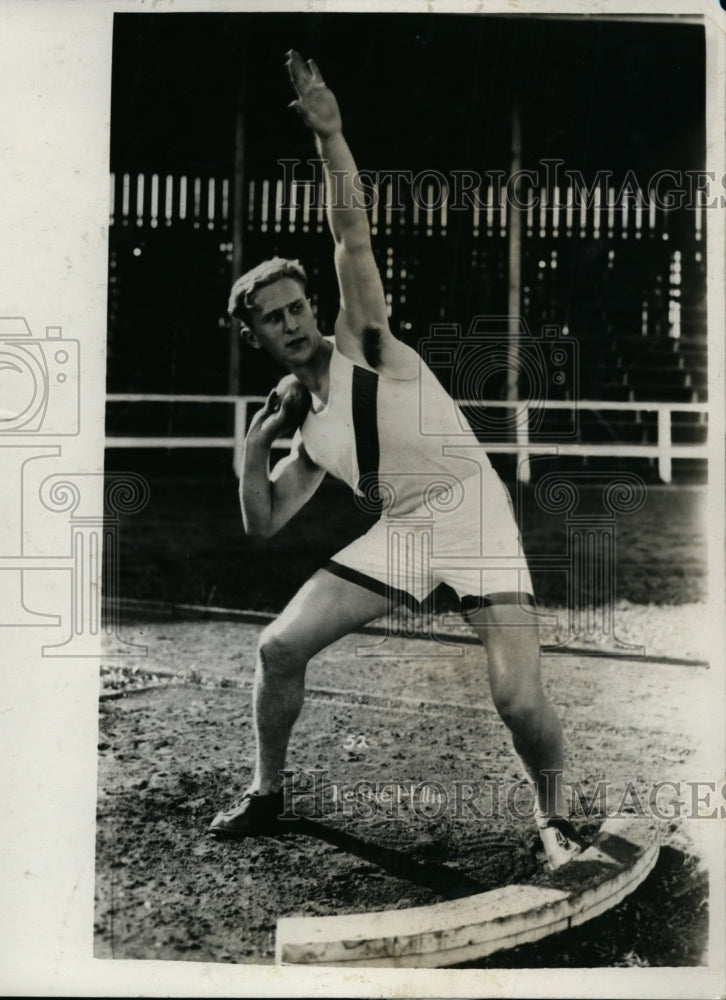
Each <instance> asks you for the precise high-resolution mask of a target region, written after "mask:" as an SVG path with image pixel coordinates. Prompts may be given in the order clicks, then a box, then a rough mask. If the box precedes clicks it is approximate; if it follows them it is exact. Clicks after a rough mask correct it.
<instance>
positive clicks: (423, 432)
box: [298, 345, 493, 514]
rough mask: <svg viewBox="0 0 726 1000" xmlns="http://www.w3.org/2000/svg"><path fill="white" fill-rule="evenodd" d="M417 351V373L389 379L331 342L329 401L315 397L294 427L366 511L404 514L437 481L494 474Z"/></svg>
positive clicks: (446, 482)
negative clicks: (306, 413) (311, 404)
mask: <svg viewBox="0 0 726 1000" xmlns="http://www.w3.org/2000/svg"><path fill="white" fill-rule="evenodd" d="M408 350H411V353H412V354H414V355H416V352H415V351H413V350H412V349H411V348H408ZM416 357H417V359H418V375H417V376H415V377H413V378H407V379H398V378H390V377H388V376H386V375H383V374H381V373H379V372H376V371H374V370H373V369H371V368H366V367H364V366H362V365H358V364H355V363H354V362H353V361H351V360H350V359H349V358H347V357H346V356H345V355H344V354H341V352H340V351H339V350H338V349H337V347H335V345H333V352H332V354H331V357H330V373H329V388H328V401H327V403H326V404H325V405H322V403H320V401H318V400H316V399H315V397H313V406H312V408H311V409H310V411H309V412H308V415H307V417H306V418H305V421H304V422H303V425H302V427H301V429H300V431H299V432H298V434H299V435H300V436H301V437H302V441H303V443H304V445H305V450H306V451H307V453H308V455H309V456H310V458H311V459H312V461H313V462H315V464H316V465H318V466H319V467H320V468H323V469H325V470H326V472H329V473H330V474H331V475H333V476H336V477H337V478H338V479H342V480H343V481H344V482H346V483H347V484H348V485H349V486H350V487H351V488H352V489H353V490H354V491H355V493H356V494H357V496H358V497H359V498H361V500H360V503H361V506H362V507H364V508H366V509H368V510H370V511H371V512H377V513H381V512H382V511H384V510H385V512H386V513H387V514H406V513H408V512H410V511H412V510H413V509H415V508H416V507H420V506H422V504H425V503H426V501H427V497H429V496H430V491H431V490H432V489H436V488H437V487H436V484H439V485H440V486H443V487H444V489H445V488H446V487H447V486H448V487H449V488H451V489H456V488H457V487H456V484H457V483H459V482H464V481H466V480H467V479H471V478H473V477H477V478H479V477H481V476H482V475H483V474H484V473H485V472H486V473H488V474H490V475H491V474H492V472H493V470H492V469H491V465H490V463H489V459H488V457H487V455H486V452H485V450H484V447H483V446H482V445H481V444H480V443H479V442H478V441H477V439H476V436H475V435H474V433H473V431H472V430H471V428H470V426H469V424H468V422H467V420H466V417H465V416H464V415H463V414H462V413H461V410H460V409H459V408H458V407H457V405H456V403H455V402H454V401H453V400H452V398H451V396H449V394H448V393H447V392H446V390H445V389H444V388H443V386H442V385H441V384H440V383H439V381H438V380H437V378H436V376H435V375H434V374H433V372H432V371H431V370H430V368H428V366H427V365H426V364H425V363H424V361H423V360H422V359H420V358H418V355H416ZM452 451H454V452H455V453H453V454H452ZM465 456H468V457H465Z"/></svg>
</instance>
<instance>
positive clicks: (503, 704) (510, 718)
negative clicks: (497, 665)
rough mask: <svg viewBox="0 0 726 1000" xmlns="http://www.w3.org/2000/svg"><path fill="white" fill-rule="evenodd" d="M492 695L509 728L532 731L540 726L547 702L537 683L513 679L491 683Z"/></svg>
mask: <svg viewBox="0 0 726 1000" xmlns="http://www.w3.org/2000/svg"><path fill="white" fill-rule="evenodd" d="M492 697H493V699H494V704H495V706H496V709H497V711H498V712H499V715H500V716H501V718H502V719H503V720H504V722H505V723H506V724H507V726H508V727H509V728H510V729H517V730H521V729H527V730H529V731H534V730H536V729H538V728H539V727H540V725H541V721H542V715H543V713H544V712H545V711H546V707H547V703H546V701H545V698H544V694H543V693H542V689H541V688H540V686H539V685H538V684H534V683H516V682H513V681H505V682H503V683H499V684H493V685H492Z"/></svg>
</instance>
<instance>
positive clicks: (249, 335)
mask: <svg viewBox="0 0 726 1000" xmlns="http://www.w3.org/2000/svg"><path fill="white" fill-rule="evenodd" d="M239 332H240V333H241V334H242V337H243V339H244V341H245V343H246V344H248V345H249V346H250V347H254V349H255V350H256V351H259V349H260V347H261V346H262V345H261V344H260V342H259V340H258V339H257V334H256V333H255V331H254V330H251V329H250V328H249V327H248V326H244V325H243V326H241V327H240V331H239Z"/></svg>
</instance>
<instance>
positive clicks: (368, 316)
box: [287, 51, 414, 375]
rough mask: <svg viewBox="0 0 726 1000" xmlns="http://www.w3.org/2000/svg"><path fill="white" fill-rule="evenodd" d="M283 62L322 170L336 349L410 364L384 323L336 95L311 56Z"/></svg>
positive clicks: (378, 361)
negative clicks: (334, 285) (333, 274)
mask: <svg viewBox="0 0 726 1000" xmlns="http://www.w3.org/2000/svg"><path fill="white" fill-rule="evenodd" d="M287 65H288V69H289V72H290V79H291V80H292V83H293V86H294V87H295V91H296V93H297V95H298V96H297V100H295V101H293V102H292V106H293V107H294V108H296V110H297V111H298V112H299V113H300V116H301V117H302V118H303V120H304V121H305V123H306V124H307V125H308V127H309V128H310V129H311V130H312V131H313V132H314V134H315V143H316V146H317V150H318V153H319V154H320V157H321V159H322V160H323V167H324V171H325V184H326V195H327V198H326V201H327V216H328V224H329V226H330V231H331V233H332V235H333V240H334V241H335V267H336V271H337V274H338V284H339V287H340V297H341V313H340V316H339V317H338V321H337V323H336V326H335V339H336V342H337V344H338V347H339V348H340V350H341V351H342V352H343V353H344V354H346V355H347V356H348V357H350V358H351V359H352V360H354V361H359V362H360V361H361V360H362V361H364V362H365V363H366V364H367V365H369V366H370V367H373V368H381V369H386V368H387V369H389V370H393V369H395V368H401V369H402V370H403V369H407V368H410V367H411V360H412V359H411V356H410V354H411V352H410V351H409V350H408V349H407V348H405V346H404V345H403V344H401V342H400V341H398V340H396V338H395V337H394V336H393V334H392V333H391V330H390V328H389V325H388V313H387V309H386V298H385V294H384V291H383V284H382V282H381V276H380V274H379V271H378V267H377V265H376V261H375V257H374V256H373V249H372V247H371V233H370V225H369V222H368V214H367V212H366V208H365V203H364V201H363V197H362V194H363V192H362V191H361V189H360V187H359V185H357V184H356V182H355V179H356V177H357V167H356V164H355V160H354V159H353V154H352V153H351V151H350V149H349V147H348V144H347V142H346V141H345V138H344V137H343V126H342V121H341V117H340V111H339V109H338V103H337V101H336V99H335V95H334V94H333V92H332V91H331V90H330V89H329V88H328V87H327V86H326V85H325V83H324V81H323V78H322V76H321V75H320V71H319V70H318V67H317V66H316V65H315V63H314V61H313V60H312V59H311V60H309V61H308V62H307V63H305V62H303V60H302V59H301V57H300V56H299V55H298V53H297V52H294V51H293V52H290V53H289V54H288V63H287ZM394 373H395V372H394ZM403 373H404V374H405V372H403ZM413 373H414V372H413V371H411V372H408V374H411V375H412V374H413Z"/></svg>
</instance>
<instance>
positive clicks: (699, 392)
mask: <svg viewBox="0 0 726 1000" xmlns="http://www.w3.org/2000/svg"><path fill="white" fill-rule="evenodd" d="M200 38H203V41H204V44H201V45H200ZM353 38H354V39H355V45H356V54H355V59H356V61H357V63H358V64H359V67H360V75H359V78H357V79H355V82H354V83H351V82H350V81H351V77H352V76H353V77H355V75H352V74H351V73H350V72H349V67H348V61H349V58H350V56H349V48H348V46H349V44H350V42H349V41H348V42H347V43H346V42H345V40H346V39H348V40H350V39H353ZM292 44H294V45H295V46H296V47H297V48H300V49H302V50H304V51H306V52H307V51H309V52H311V53H312V54H315V55H316V56H319V61H320V63H321V65H323V66H324V67H325V73H326V75H327V76H328V77H329V79H330V80H331V82H334V84H335V86H336V87H337V88H338V89H340V91H341V103H342V106H343V107H345V108H346V110H347V116H348V118H349V120H350V123H351V124H350V139H351V143H352V144H353V146H354V149H355V153H356V155H357V157H358V160H359V162H360V163H361V165H362V167H363V168H366V169H370V170H371V171H378V173H377V174H375V173H371V174H370V175H369V176H368V177H367V178H366V188H365V191H366V192H367V196H368V197H369V198H370V203H371V219H372V224H373V232H374V247H375V251H376V254H377V256H378V260H379V264H380V267H381V273H382V275H383V279H384V284H385V288H386V292H387V294H388V296H389V299H390V302H391V322H392V328H393V329H394V331H395V332H396V333H397V334H398V335H399V336H400V337H401V338H402V339H404V340H406V341H408V342H409V343H411V344H412V345H413V346H416V347H417V348H418V349H419V350H422V344H423V343H424V342H425V341H427V340H429V339H430V338H431V336H432V331H433V330H434V328H436V331H437V334H438V335H440V336H446V333H447V331H448V332H449V334H450V335H456V336H459V337H465V336H474V337H476V336H477V335H478V331H479V328H477V327H476V323H475V321H476V319H477V317H486V324H488V325H487V328H486V330H487V336H490V337H494V338H495V340H496V339H497V338H498V342H499V343H501V344H502V345H503V348H502V349H503V350H505V349H506V344H507V338H508V337H510V338H511V336H512V321H511V319H508V317H511V316H512V314H513V312H515V313H517V314H518V315H519V317H521V320H522V326H521V327H520V336H521V337H522V338H523V339H522V341H521V344H520V348H521V352H522V354H523V356H524V355H526V354H527V351H532V350H534V351H537V352H539V353H538V354H537V357H538V358H539V362H538V364H539V368H537V367H536V366H535V369H534V374H533V369H532V368H531V367H529V368H528V366H527V364H522V365H521V367H520V368H519V369H518V373H517V375H518V395H519V397H520V398H521V399H529V398H532V399H535V400H537V399H546V400H547V401H550V402H552V401H554V402H557V403H560V404H565V403H573V404H580V405H578V406H577V407H573V409H572V410H568V409H567V408H566V407H564V406H562V405H561V406H560V407H559V408H548V409H546V410H544V411H541V410H540V409H538V408H537V407H535V408H533V410H532V411H531V412H530V414H529V419H530V422H531V427H530V432H531V433H530V440H532V441H547V440H548V439H551V440H553V441H562V442H567V443H569V444H570V445H582V446H584V445H592V446H594V448H593V449H591V450H590V453H588V454H586V455H582V454H577V451H576V449H571V450H572V451H574V454H571V455H569V456H566V457H563V458H560V459H558V461H559V462H561V463H565V464H566V463H570V465H568V466H567V467H573V465H577V467H581V466H582V464H583V463H585V464H586V467H588V468H592V469H597V468H599V467H602V468H605V467H607V469H608V470H613V468H617V467H618V463H623V464H625V465H627V466H628V467H630V468H636V469H637V471H639V472H640V473H641V474H642V475H644V476H646V477H648V478H649V479H650V480H651V481H656V482H657V481H658V479H659V478H660V479H665V480H666V481H670V479H671V478H673V479H674V480H676V481H697V480H699V479H702V478H703V477H704V476H705V458H704V451H703V447H702V446H703V445H705V442H706V433H707V424H706V417H707V413H706V406H705V405H703V404H705V403H706V402H707V346H706V341H707V336H706V245H705V244H706V227H707V216H708V210H707V208H706V207H705V198H704V197H703V196H701V195H699V194H698V191H697V188H698V186H699V183H700V182H699V179H698V172H699V171H703V170H704V169H705V149H706V139H705V50H704V37H703V29H702V27H701V26H699V25H698V24H692V23H687V22H686V21H683V22H681V21H679V20H678V19H677V18H673V19H672V23H667V24H663V23H647V22H646V23H641V22H639V23H627V22H622V21H617V22H612V21H610V22H608V21H607V20H605V21H603V20H592V21H590V20H579V21H572V20H564V19H542V18H537V19H532V18H521V17H520V18H506V17H475V16H471V15H441V14H435V15H408V14H407V15H396V16H395V17H391V16H388V15H353V14H336V15H334V16H330V15H329V16H323V15H285V16H284V19H283V18H282V17H281V15H277V14H264V15H263V14H254V15H252V14H243V15H214V16H207V15H181V14H175V15H173V16H164V15H153V14H143V15H136V14H126V15H117V17H116V25H115V33H114V77H113V104H112V122H113V125H112V144H111V162H110V169H111V175H112V206H111V228H110V284H109V337H108V345H109V354H108V391H109V393H111V394H129V393H135V394H140V395H149V394H158V395H161V396H164V395H187V394H199V395H211V396H226V395H236V394H245V395H252V396H254V395H260V394H264V393H266V392H267V391H268V389H269V387H270V386H271V384H272V383H273V382H274V380H275V378H276V372H275V371H274V370H273V369H272V368H270V367H269V363H268V362H267V361H266V360H265V359H264V358H262V357H260V356H259V354H257V353H252V352H245V351H244V350H240V346H239V343H238V338H237V335H236V331H235V330H234V329H231V328H230V324H229V321H228V318H227V316H226V314H225V306H226V301H227V293H228V288H229V285H230V283H231V280H232V277H233V273H236V272H239V270H240V269H242V268H245V267H249V266H252V265H253V264H254V263H256V262H257V261H258V260H261V259H263V258H265V257H268V256H272V255H274V254H278V253H279V254H282V255H284V256H289V257H300V258H301V259H302V260H303V261H304V263H305V265H306V267H307V269H308V274H309V277H310V292H311V298H312V300H313V304H314V306H315V307H316V308H318V307H319V308H318V318H319V322H320V325H321V328H322V329H323V330H324V331H326V332H332V321H333V319H334V311H335V309H336V308H337V293H336V286H335V276H334V274H333V269H332V260H331V258H332V255H331V253H330V244H329V236H328V233H327V231H326V227H325V225H324V218H323V210H322V204H321V201H320V191H319V186H318V184H317V183H316V181H318V180H319V178H316V173H315V166H314V164H312V163H310V162H309V161H308V156H309V150H308V146H307V136H306V135H305V134H304V133H303V131H302V129H301V128H300V127H299V124H298V123H297V122H296V120H295V118H294V116H293V115H292V113H291V112H287V114H289V115H290V120H289V121H288V120H287V119H286V118H285V114H286V112H285V105H286V103H287V97H286V93H287V91H286V87H287V81H286V80H285V77H284V74H283V72H282V56H283V53H284V50H285V48H286V47H289V46H290V45H292ZM275 66H279V67H280V72H279V83H278V85H275V83H274V77H275V73H274V72H272V71H271V67H275ZM271 78H273V82H272V83H271V84H270V85H269V86H268V82H269V81H270V79H271ZM261 79H264V80H265V86H264V88H262V87H261V86H260V85H259V81H260V80H261ZM392 101H395V102H397V103H398V104H399V105H400V103H401V102H403V103H405V105H406V107H407V109H409V115H408V117H409V121H410V127H409V128H408V129H406V130H405V134H397V133H396V132H394V131H393V129H386V128H385V127H384V128H383V130H381V128H379V127H374V126H373V125H372V124H371V117H372V116H371V115H370V114H367V113H366V109H367V108H368V107H370V106H371V105H375V106H376V107H377V108H378V109H379V111H378V113H377V114H376V115H375V118H376V119H377V120H380V119H381V118H382V119H384V120H385V118H386V115H385V107H386V104H387V103H389V102H392ZM348 109H349V110H348ZM395 117H398V116H395ZM295 159H296V160H297V161H298V162H297V163H293V162H292V160H295ZM515 170H521V171H526V173H523V174H521V175H520V180H519V181H518V182H517V183H516V184H513V181H512V176H513V173H514V171H515ZM515 198H516V199H517V201H516V204H514V199H515ZM497 324H499V326H498V327H497ZM521 331H524V332H521ZM479 332H480V331H479ZM542 344H545V345H546V346H547V350H546V351H544V352H543V350H542V346H541V345H542ZM551 344H560V345H563V344H564V345H565V347H566V350H565V353H564V355H563V353H562V351H560V354H559V355H558V354H557V352H556V351H553V350H550V345H551ZM571 344H576V346H577V351H576V352H575V353H574V354H573V353H572V351H570V350H569V345H571ZM537 345H539V346H537ZM260 353H261V352H260ZM565 355H566V357H565ZM563 357H565V361H564V362H563V361H562V358H563ZM573 358H574V360H573ZM525 360H526V358H525ZM445 367H446V366H444V368H445ZM506 368H507V366H506V364H502V365H500V366H499V367H497V366H496V365H495V366H493V367H492V368H491V369H490V370H489V371H488V372H487V373H486V374H485V375H482V377H481V378H480V379H479V380H478V382H477V383H476V385H475V386H474V389H475V391H476V393H477V396H478V398H481V399H485V400H490V401H494V400H499V401H503V400H506V399H507V398H508V396H507V394H508V392H509V393H510V395H509V398H510V399H511V398H512V397H511V389H512V386H511V379H510V380H509V382H508V380H507V370H506ZM452 370H453V369H451V367H449V369H448V370H442V371H441V372H440V373H439V374H440V375H441V377H442V378H443V379H447V378H448V379H449V382H450V384H451V379H452V378H453V379H454V382H456V372H455V371H454V374H453V376H452ZM474 381H476V380H474ZM471 386H472V382H471V380H469V382H468V383H467V382H466V380H464V381H463V382H462V384H461V385H458V384H454V385H452V386H451V387H452V389H453V391H454V392H455V394H456V395H458V396H459V397H461V396H462V392H463V390H464V389H466V390H471ZM472 394H473V393H472V391H466V392H464V395H466V396H469V397H470V396H471V395H472ZM589 403H596V404H597V405H596V406H589V405H588V404H589ZM638 403H642V404H643V406H642V407H638V406H637V405H635V404H638ZM608 404H610V405H608ZM662 404H673V407H671V408H668V407H664V406H663V405H662ZM676 404H677V406H680V407H682V409H680V410H679V409H677V408H675V407H676ZM472 412H474V411H472ZM472 419H473V423H476V421H475V419H474V418H472ZM107 431H108V434H109V436H110V437H111V438H113V437H116V438H119V437H125V438H126V439H133V438H134V437H138V436H144V435H152V436H156V437H158V438H163V437H172V436H176V437H178V438H184V437H185V436H186V437H190V436H199V435H204V436H206V437H207V438H229V436H230V435H231V434H232V411H231V408H230V407H229V405H226V404H214V403H208V404H206V405H204V406H199V405H195V404H193V403H186V402H180V401H174V402H163V401H155V402H154V401H149V400H146V401H134V402H131V401H129V400H125V401H122V400H116V401H112V402H110V403H109V407H108V427H107ZM512 433H514V432H513V431H512ZM482 436H483V437H484V438H486V436H487V434H486V428H484V429H483V430H482ZM495 437H496V435H495ZM644 446H650V451H648V450H647V447H644ZM598 447H599V448H601V449H602V450H601V452H600V453H598V451H597V449H598ZM659 449H660V450H659ZM699 449H700V450H699ZM190 454H191V453H190ZM194 454H195V455H196V456H198V460H201V455H202V451H201V450H199V449H197V450H195V452H194ZM214 454H216V453H214ZM224 454H225V461H227V462H228V461H229V455H228V452H224ZM686 456H688V457H686ZM210 458H211V455H210V454H209V453H207V456H206V460H209V459H210ZM497 461H498V462H499V464H500V465H501V466H502V467H503V468H504V469H505V471H506V470H507V467H508V463H509V471H510V472H511V474H513V472H514V466H513V463H514V455H513V454H506V453H502V454H501V455H498V456H497ZM603 463H604V464H603Z"/></svg>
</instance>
